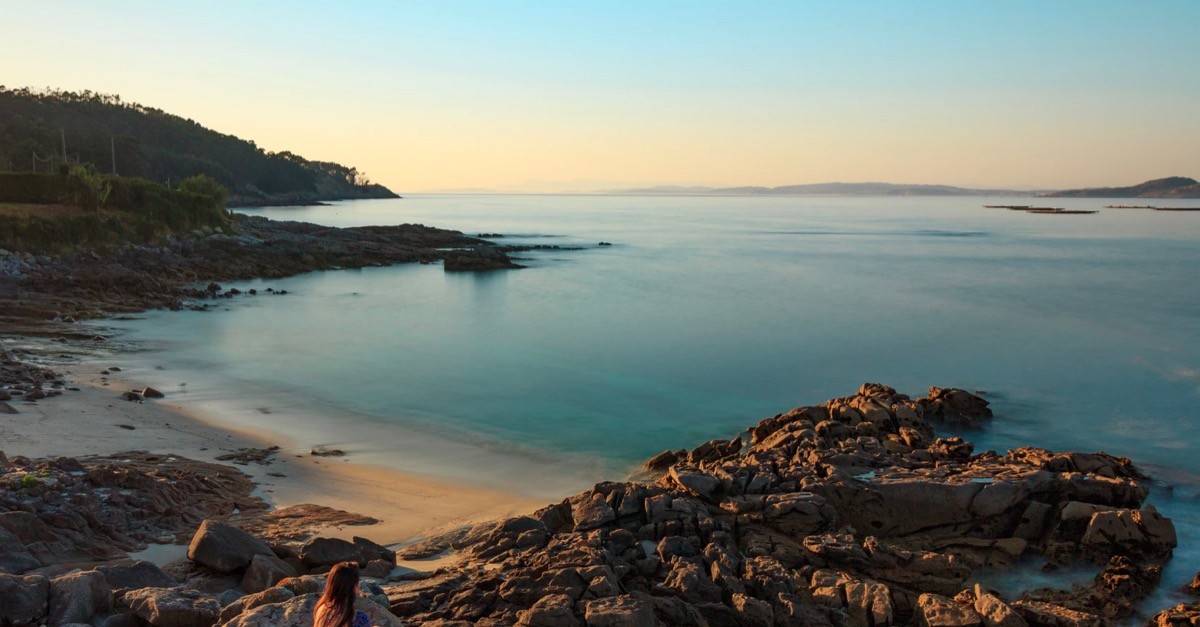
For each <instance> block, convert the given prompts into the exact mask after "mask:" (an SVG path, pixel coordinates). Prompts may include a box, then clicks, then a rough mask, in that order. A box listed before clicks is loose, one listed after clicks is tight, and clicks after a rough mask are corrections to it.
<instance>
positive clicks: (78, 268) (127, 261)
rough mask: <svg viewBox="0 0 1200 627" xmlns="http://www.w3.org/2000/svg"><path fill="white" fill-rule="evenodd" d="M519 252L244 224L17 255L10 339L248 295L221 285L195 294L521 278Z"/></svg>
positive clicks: (383, 232) (8, 299)
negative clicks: (378, 275) (348, 279)
mask: <svg viewBox="0 0 1200 627" xmlns="http://www.w3.org/2000/svg"><path fill="white" fill-rule="evenodd" d="M520 249H521V247H506V248H505V249H503V250H501V249H500V248H497V247H495V246H493V245H491V244H490V243H489V242H486V241H484V240H481V239H477V238H474V237H468V236H466V235H463V234H462V233H459V232H457V231H448V230H444V229H436V228H432V227H426V226H422V225H417V224H404V225H399V226H367V227H354V228H335V227H328V226H321V225H317V224H308V223H303V222H288V221H280V220H268V219H266V218H262V217H248V216H236V215H235V216H233V222H232V223H231V224H230V225H229V227H228V228H227V229H226V231H224V232H222V231H217V230H214V229H212V228H211V227H205V228H204V229H200V230H198V231H195V232H192V233H182V234H174V235H170V236H168V237H167V238H166V240H165V241H164V242H163V244H162V245H161V246H141V245H133V244H127V245H124V246H119V247H113V248H111V249H109V250H102V251H84V252H80V253H77V254H74V255H70V256H65V257H55V258H51V257H46V256H36V255H30V254H28V253H11V254H10V257H11V256H14V255H15V256H16V261H15V262H14V263H11V264H10V263H8V262H6V261H5V260H4V259H0V263H2V264H3V268H2V269H0V323H4V324H6V325H9V327H8V329H9V331H10V332H19V331H18V330H17V329H29V330H33V331H39V332H42V333H47V332H52V333H56V334H61V335H71V334H75V333H78V332H79V331H78V330H77V327H76V326H75V325H74V321H76V320H87V319H91V318H97V317H104V316H108V315H112V314H116V313H127V312H133V311H144V310H147V309H179V308H183V307H191V308H200V309H202V308H204V306H205V301H208V300H212V299H216V298H232V297H234V296H239V295H241V292H235V291H233V290H229V291H222V290H221V289H220V286H219V285H216V284H212V287H215V288H216V289H201V288H199V287H197V286H196V285H197V284H203V283H208V282H212V281H234V280H243V279H252V278H265V279H273V278H281V277H286V276H291V275H295V274H301V273H304V272H311V271H314V270H329V269H336V268H362V267H372V266H385V265H391V264H397V263H414V262H419V263H426V264H430V263H434V262H437V261H439V260H443V259H444V260H446V265H445V269H446V270H447V271H473V270H492V269H498V268H517V267H520V266H518V265H517V264H515V263H513V261H512V260H511V259H510V258H509V256H508V254H507V252H506V251H515V250H520ZM266 293H273V294H278V293H279V292H275V291H274V290H271V291H270V292H266ZM30 325H33V326H30ZM2 400H3V399H0V401H2Z"/></svg>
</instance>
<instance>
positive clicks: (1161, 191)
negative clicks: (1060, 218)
mask: <svg viewBox="0 0 1200 627" xmlns="http://www.w3.org/2000/svg"><path fill="white" fill-rule="evenodd" d="M1043 195H1044V196H1054V197H1061V198H1200V182H1197V181H1196V179H1192V178H1188V177H1186V176H1168V177H1167V178H1163V179H1155V180H1153V181H1146V182H1145V183H1139V184H1137V185H1130V186H1128V187H1089V188H1086V189H1068V190H1063V191H1061V192H1051V193H1048V194H1043Z"/></svg>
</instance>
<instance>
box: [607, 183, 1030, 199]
mask: <svg viewBox="0 0 1200 627" xmlns="http://www.w3.org/2000/svg"><path fill="white" fill-rule="evenodd" d="M603 193H607V194H631V195H632V194H639V195H640V194H662V195H713V196H810V195H811V196H1030V195H1033V194H1034V193H1035V192H1032V191H1030V190H1012V189H971V188H967V187H954V186H952V185H914V184H903V183H810V184H806V185H783V186H780V187H761V186H752V185H747V186H741V187H703V186H693V187H685V186H669V185H668V186H658V187H641V188H633V189H612V190H605V191H604V192H603Z"/></svg>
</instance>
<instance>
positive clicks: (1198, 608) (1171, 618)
mask: <svg viewBox="0 0 1200 627" xmlns="http://www.w3.org/2000/svg"><path fill="white" fill-rule="evenodd" d="M1146 625H1147V627H1196V626H1197V625H1200V603H1180V604H1179V605H1176V606H1175V607H1172V608H1169V609H1165V610H1163V611H1161V612H1159V613H1158V614H1155V615H1154V617H1153V618H1151V619H1150V622H1148V623H1146Z"/></svg>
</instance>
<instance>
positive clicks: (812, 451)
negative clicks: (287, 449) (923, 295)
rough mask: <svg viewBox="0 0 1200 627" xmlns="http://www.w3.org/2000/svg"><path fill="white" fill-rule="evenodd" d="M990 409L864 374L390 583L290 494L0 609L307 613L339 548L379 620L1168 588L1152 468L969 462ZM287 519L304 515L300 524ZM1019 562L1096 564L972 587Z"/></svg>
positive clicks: (634, 619) (1071, 617) (857, 622)
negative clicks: (160, 558)
mask: <svg viewBox="0 0 1200 627" xmlns="http://www.w3.org/2000/svg"><path fill="white" fill-rule="evenodd" d="M990 416H991V412H990V410H988V407H987V403H986V401H985V400H984V399H982V398H979V397H978V396H975V395H972V394H969V393H967V392H964V391H962V390H956V389H952V388H947V389H941V388H931V390H930V393H929V395H928V396H926V397H923V398H918V399H912V398H910V397H908V396H905V395H903V394H899V393H897V392H896V391H895V390H893V389H891V388H888V387H886V386H882V385H877V384H867V385H864V386H863V387H862V388H861V389H860V390H859V391H858V393H857V394H855V395H853V396H849V397H845V398H839V399H832V400H830V401H828V402H826V403H823V404H821V405H817V406H809V407H799V408H796V409H794V410H792V411H790V412H787V413H784V414H779V415H776V416H773V417H771V418H769V419H767V420H764V421H762V422H760V423H759V424H757V425H754V426H752V427H750V428H749V429H747V430H746V431H745V432H744V433H742V434H740V435H739V436H738V437H734V438H732V439H728V440H723V439H721V440H710V441H709V442H705V443H704V444H702V445H700V446H698V447H696V448H695V449H692V450H690V451H688V450H683V451H668V452H665V453H663V454H660V455H659V456H656V457H655V459H654V460H652V462H653V463H650V464H648V468H650V469H652V470H651V474H650V475H649V478H648V479H647V480H644V481H631V482H605V483H600V484H597V485H596V486H594V487H593V488H592V489H591V490H588V491H586V492H584V493H581V494H578V495H575V496H572V497H570V498H567V499H564V500H563V501H561V502H559V503H555V504H552V505H549V506H546V507H544V508H542V509H540V510H538V511H536V512H533V513H531V514H529V515H526V516H518V517H514V518H509V519H506V520H501V521H496V522H493V523H488V524H482V525H477V526H474V527H471V528H464V529H458V530H454V531H452V532H450V533H448V534H446V535H445V536H443V537H431V538H427V539H425V540H424V541H422V542H421V543H418V544H415V545H413V546H412V547H409V548H407V549H406V550H405V553H404V554H405V555H406V556H408V557H421V556H431V555H436V554H439V553H442V552H444V551H447V550H453V551H457V553H458V554H459V556H460V557H461V558H462V560H461V561H460V562H459V563H458V564H457V565H456V566H453V567H450V568H446V569H440V570H438V571H435V572H432V573H419V574H418V576H416V577H413V578H412V580H408V579H402V578H401V576H400V575H393V574H392V572H393V569H394V567H395V565H396V562H395V559H396V554H395V553H394V552H393V551H392V550H391V549H389V548H387V547H384V546H381V545H378V544H375V543H374V542H371V541H369V540H367V539H365V538H361V537H353V538H352V539H351V540H345V539H339V538H328V537H311V535H312V534H311V531H312V530H314V529H317V528H319V525H317V524H316V523H315V521H317V520H318V519H328V520H348V521H354V520H359V518H357V517H355V516H354V515H352V514H348V513H346V512H339V511H337V510H327V508H326V509H322V508H316V507H315V506H301V507H300V509H296V510H294V511H287V510H280V511H279V512H275V513H273V514H267V515H263V514H261V513H260V514H258V515H254V514H252V513H240V514H238V515H236V516H228V517H226V520H224V521H221V520H216V519H206V520H204V521H203V522H202V523H201V524H200V526H199V529H198V530H197V531H196V532H195V534H194V536H193V537H192V543H191V545H190V547H189V551H188V556H189V558H190V560H189V561H186V562H182V563H176V564H170V565H168V566H166V567H164V568H163V569H161V570H160V569H158V568H156V567H154V566H152V565H149V564H146V563H144V562H129V561H124V562H119V563H110V564H105V565H102V566H99V567H97V568H96V569H94V570H88V571H83V572H75V573H71V574H67V575H63V576H60V577H57V578H55V579H52V580H49V581H48V580H46V579H45V578H42V577H38V576H25V577H22V576H16V575H9V576H0V593H3V594H4V595H5V596H4V597H3V598H4V599H5V600H7V599H8V598H9V597H11V598H12V599H14V601H13V602H12V603H10V604H3V607H2V609H0V622H3V621H8V622H11V623H13V624H36V623H38V622H39V621H45V622H47V624H50V625H63V624H68V623H73V622H89V623H94V624H97V625H100V624H101V623H102V624H103V625H105V626H107V627H120V626H122V625H129V626H130V627H133V625H134V624H135V623H138V622H139V621H140V622H141V623H150V624H154V625H168V626H179V627H192V626H194V625H204V626H206V627H207V626H208V625H213V624H221V625H230V626H246V627H252V626H253V627H257V626H266V625H280V624H286V625H292V624H295V625H306V624H309V623H310V622H311V613H312V606H313V603H315V600H316V598H317V595H318V594H319V593H320V592H321V591H322V589H323V588H324V585H325V575H323V574H321V573H323V572H325V571H327V570H328V569H329V567H330V566H331V565H332V564H335V563H338V562H342V561H351V562H355V563H357V564H359V565H360V566H363V567H364V569H363V572H364V575H365V577H364V579H363V580H362V582H361V583H360V589H359V597H360V599H359V601H358V603H359V608H360V609H362V610H363V611H366V612H368V613H369V614H371V615H372V618H373V621H374V622H375V624H376V625H399V624H401V622H404V623H405V624H429V625H522V626H526V627H536V626H554V627H558V626H565V627H584V626H587V627H593V626H597V625H600V626H604V625H613V626H618V625H621V626H623V625H646V626H649V627H657V626H659V625H692V626H697V627H698V626H714V625H729V626H734V627H742V626H749V625H771V626H778V627H786V626H791V625H797V626H800V625H836V626H839V627H840V626H848V627H850V626H852V627H859V626H863V627H878V626H884V625H930V626H972V627H974V626H978V627H985V626H986V627H1024V626H1027V625H1033V626H1051V625H1053V626H1059V625H1079V626H1087V625H1109V624H1117V623H1119V622H1120V621H1124V620H1127V619H1129V617H1131V616H1133V615H1134V614H1135V612H1136V610H1137V609H1138V606H1139V604H1140V603H1141V602H1142V601H1143V600H1144V599H1146V598H1147V597H1148V596H1149V595H1150V594H1151V592H1152V591H1153V590H1154V589H1155V587H1156V586H1157V585H1158V582H1159V579H1160V577H1161V573H1162V564H1163V563H1164V562H1165V561H1166V560H1167V559H1169V557H1170V555H1171V552H1172V549H1173V548H1174V546H1175V542H1176V538H1175V532H1174V527H1173V525H1172V524H1171V522H1170V520H1168V519H1166V518H1163V517H1162V516H1161V515H1159V514H1158V513H1157V512H1156V511H1155V510H1154V509H1153V507H1151V506H1149V505H1147V504H1145V502H1144V501H1145V498H1146V495H1147V493H1148V489H1147V484H1146V478H1145V477H1144V476H1143V475H1142V474H1141V473H1140V472H1138V470H1137V469H1136V468H1135V467H1134V466H1133V465H1132V464H1131V463H1130V462H1129V460H1126V459H1122V458H1117V457H1113V456H1110V455H1105V454H1102V453H1096V454H1080V453H1053V452H1050V451H1046V450H1043V449H1036V448H1022V449H1017V450H1013V451H1008V452H1007V453H1005V454H1003V455H1001V454H999V453H995V452H991V451H988V452H984V453H978V454H976V453H975V452H974V450H973V446H972V445H971V443H970V442H967V441H965V440H963V439H962V438H958V437H938V435H937V433H936V432H935V431H934V428H933V426H932V425H933V423H932V422H931V421H936V422H942V423H947V424H950V423H953V424H977V423H979V422H980V421H983V420H987V419H988V418H990ZM135 457H136V456H135ZM141 459H142V460H143V461H142V462H134V463H135V465H136V464H137V463H145V462H146V461H147V460H146V459H145V458H141ZM184 461H186V460H184ZM156 462H157V463H159V464H171V463H176V462H178V460H176V462H169V461H168V460H156ZM46 463H47V462H45V461H38V462H33V461H30V460H21V459H14V460H12V461H11V462H9V465H8V468H9V472H22V473H28V472H29V471H28V470H27V469H29V468H40V467H41V466H39V464H46ZM90 463H91V462H90V461H87V460H82V461H77V460H59V461H55V462H53V463H52V464H50V465H49V466H46V468H53V469H57V470H55V471H52V472H51V475H53V474H54V472H60V471H67V469H74V468H76V467H79V468H81V470H70V471H68V472H67V474H68V475H70V476H73V477H82V476H87V475H88V473H89V472H90V471H89V466H88V464H90ZM55 464H57V465H55ZM184 467H189V466H187V465H186V464H185V465H184ZM189 468H190V467H189ZM139 472H141V473H142V474H143V475H144V474H145V472H146V469H145V468H141V470H140V471H139ZM72 473H82V474H72ZM101 476H110V475H101ZM135 476H141V475H135ZM182 476H183V478H184V481H185V482H186V480H187V475H186V474H184V475H182ZM238 476H240V475H238ZM206 483H217V482H215V481H213V482H209V481H206ZM132 484H133V485H137V486H140V487H142V489H147V488H146V487H145V486H154V485H157V484H156V480H149V479H144V478H143V479H140V480H138V481H136V482H133V483H132ZM46 492H47V493H49V492H50V491H49V490H47V491H46ZM181 494H182V495H189V496H191V497H192V498H194V499H196V500H200V501H203V500H204V499H206V498H215V497H213V493H212V492H202V493H200V494H201V496H199V497H197V496H195V494H193V493H191V492H188V491H186V490H185V491H184V492H183V493H181ZM217 494H223V492H221V491H219V490H218V491H217ZM205 495H207V496H205ZM138 502H139V503H141V501H138ZM216 502H224V501H221V500H220V499H217V501H216ZM191 505H192V506H195V503H191ZM6 517H7V518H6ZM69 520H70V519H69V518H66V517H62V516H59V517H56V518H47V519H45V520H43V516H42V515H41V513H40V512H39V514H38V515H34V514H33V513H31V512H29V511H27V510H26V509H24V508H22V509H20V510H13V511H9V512H6V513H4V514H0V529H3V530H4V531H5V532H6V533H8V534H9V537H10V538H11V539H10V540H7V541H9V542H15V543H17V544H11V546H14V547H16V548H17V549H19V550H20V551H24V555H26V556H27V558H26V557H12V556H6V557H4V559H5V560H8V561H9V562H20V561H21V560H24V559H29V560H34V561H35V562H36V563H39V564H40V561H38V559H39V558H38V557H37V556H39V555H41V554H42V553H43V549H44V546H45V544H44V543H45V542H49V541H53V539H55V538H58V539H61V536H59V535H55V534H56V532H54V531H47V529H49V528H50V527H51V526H55V528H69V527H65V525H63V524H62V522H63V521H69ZM264 521H266V522H264ZM290 522H296V523H300V522H304V524H296V525H292V527H293V529H292V530H291V531H289V530H288V529H287V528H288V527H289V523H290ZM235 523H236V524H235ZM308 523H313V524H311V525H308ZM238 525H242V526H244V527H245V528H239V526H238ZM248 530H254V531H256V532H261V533H263V534H266V535H268V536H269V538H270V540H271V543H270V544H268V543H267V542H264V541H263V539H262V538H260V537H256V535H255V533H250V532H249V531H248ZM47 538H48V539H47ZM0 541H5V538H4V537H3V536H0ZM1026 556H1041V557H1042V558H1045V560H1046V561H1047V563H1048V564H1049V566H1050V567H1054V566H1058V565H1067V564H1071V563H1076V562H1091V563H1094V564H1099V565H1102V566H1103V570H1102V571H1101V572H1100V573H1099V574H1098V575H1097V576H1096V577H1095V578H1094V579H1093V580H1092V582H1091V583H1090V584H1089V585H1086V586H1075V587H1074V588H1072V589H1069V590H1066V589H1037V590H1029V591H1025V592H1024V593H1022V594H1020V595H1019V596H1018V598H1015V599H1011V598H1006V597H1005V596H1004V595H1002V594H1001V593H999V592H997V591H995V590H991V589H988V588H985V587H984V586H982V585H978V584H974V585H969V584H968V582H969V581H971V580H972V577H973V575H975V574H977V573H979V572H980V571H981V570H982V569H985V568H986V569H1000V570H1003V569H1006V568H1012V567H1014V564H1016V563H1017V562H1018V560H1020V559H1021V558H1022V557H1026ZM395 570H397V571H400V570H402V569H395ZM373 577H377V578H378V579H373ZM388 577H395V578H393V579H388ZM114 598H115V599H116V604H115V605H113V600H114ZM1195 616H1196V611H1195V609H1194V607H1193V606H1179V607H1178V608H1174V609H1172V610H1169V611H1167V612H1164V613H1162V614H1160V615H1159V616H1157V617H1156V618H1155V619H1154V620H1155V622H1154V623H1153V624H1161V625H1183V624H1194V623H1188V622H1187V621H1193V620H1194V618H1195Z"/></svg>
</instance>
